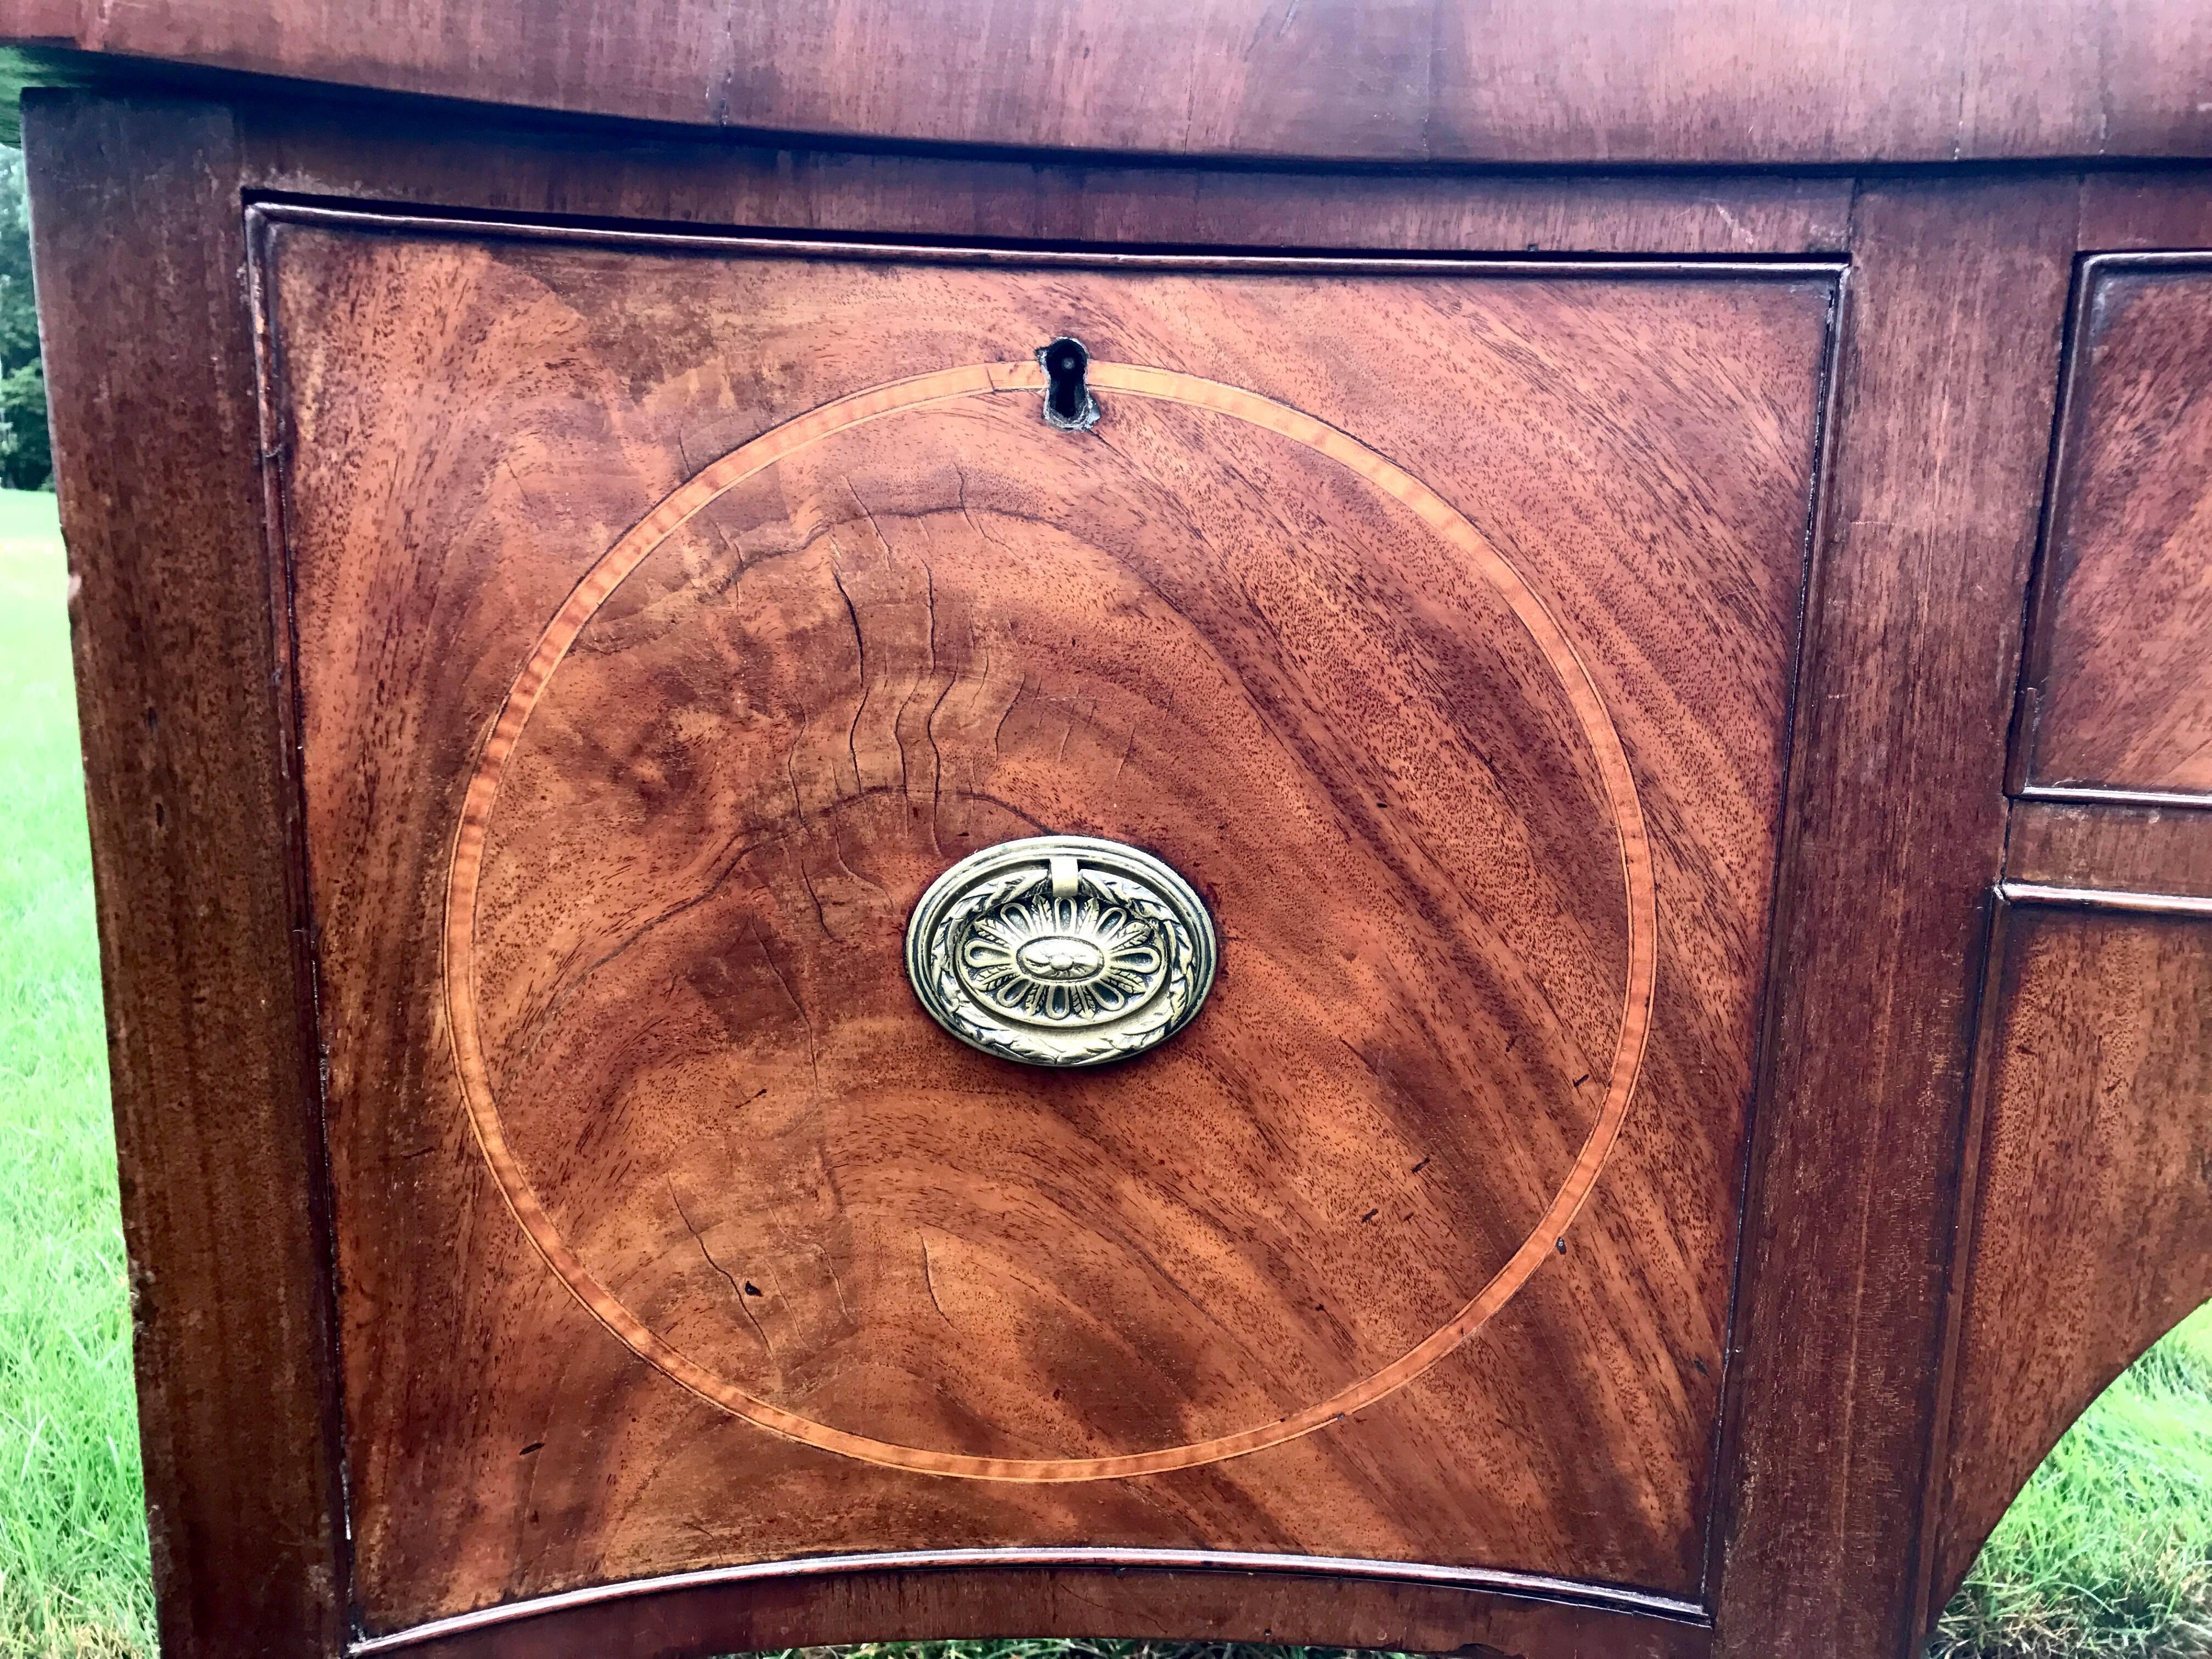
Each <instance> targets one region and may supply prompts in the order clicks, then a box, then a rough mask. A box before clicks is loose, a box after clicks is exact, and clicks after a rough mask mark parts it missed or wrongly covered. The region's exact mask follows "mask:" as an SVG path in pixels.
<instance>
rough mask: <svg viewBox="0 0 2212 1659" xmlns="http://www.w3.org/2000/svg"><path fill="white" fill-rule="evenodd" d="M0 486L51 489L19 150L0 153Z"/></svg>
mask: <svg viewBox="0 0 2212 1659" xmlns="http://www.w3.org/2000/svg"><path fill="white" fill-rule="evenodd" d="M0 486H5V487H6V488H7V489H52V488H53V487H54V458H53V450H52V445H51V444H50V442H49V441H48V439H47V436H46V375H45V374H44V372H43V371H42V370H41V368H40V364H39V314H38V312H37V311H36V310H35V309H34V308H33V306H32V302H31V215H30V207H29V204H28V203H27V201H26V200H25V199H24V195H23V152H22V151H21V150H19V149H0Z"/></svg>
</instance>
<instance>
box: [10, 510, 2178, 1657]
mask: <svg viewBox="0 0 2212 1659" xmlns="http://www.w3.org/2000/svg"><path fill="white" fill-rule="evenodd" d="M66 586H67V577H66V574H65V573H64V568H63V562H62V555H61V546H60V543H59V541H58V538H57V535H56V532H55V528H54V514H53V498H52V496H51V495H28V494H23V493H19V492H15V491H0V1021H4V1024H5V1030H4V1034H0V1263H5V1264H6V1267H7V1271H6V1273H4V1274H0V1659H129V1656H143V1659H152V1654H153V1644H152V1641H151V1638H150V1634H149V1632H150V1630H151V1626H152V1607H151V1597H150V1594H149V1589H148V1583H147V1558H146V1529H145V1524H144V1521H143V1516H142V1514H141V1511H140V1492H139V1470H138V1441H137V1430H136V1427H135V1426H134V1424H133V1420H132V1411H131V1360H130V1341H129V1329H128V1323H127V1319H126V1314H125V1275H124V1267H123V1246H122V1240H121V1238H120V1237H119V1236H118V1231H117V1222H116V1188H115V1168H114V1145H113V1139H112V1134H111V1132H110V1128H109V1124H108V1115H107V1073H106V1060H105V1056H104V1054H103V1051H102V1046H101V1039H100V976H99V963H98V957H97V954H96V951H95V950H94V942H93V918H92V893H91V878H90V873H89V868H88V859H87V854H86V848H85V829H84V799H83V792H82V785H81V781H80V775H79V771H78V759H77V748H76V713H75V707H74V704H73V702H72V701H71V693H70V676H69V652H68V638H67V629H66V624H65V622H64V599H65V594H66ZM889 1651H890V1650H884V1649H860V1650H855V1652H856V1654H858V1655H863V1656H871V1659H872V1656H877V1655H884V1654H887V1653H888V1652H889ZM1167 1651H1169V1650H1164V1649H1163V1648H1161V1647H1160V1646H1159V1645H1158V1644H1137V1643H1087V1644H1067V1643H1047V1642H1020V1643H975V1644H964V1645H963V1646H961V1647H958V1648H952V1647H949V1646H947V1645H945V1644H923V1645H917V1646H914V1647H909V1648H906V1649H903V1650H900V1653H901V1656H902V1659H1058V1656H1063V1655H1066V1656H1099V1659H1149V1656H1153V1655H1159V1654H1163V1653H1165V1652H1167ZM1193 1651H1194V1652H1196V1651H1201V1650H1193ZM1202 1651H1209V1652H1212V1653H1217V1654H1218V1652H1219V1651H1220V1650H1202ZM1291 1651H1292V1652H1295V1651H1296V1650H1291ZM1931 1651H1932V1652H1933V1653H1935V1654H1937V1655H1940V1656H1942V1659H2106V1656H2110V1659H2119V1656H2144V1659H2148V1656H2159V1659H2168V1656H2172V1659H2191V1656H2206V1659H2212V1310H2203V1311H2201V1312H2199V1313H2198V1314H2197V1315H2196V1316H2192V1317H2191V1319H2189V1320H2188V1321H2186V1322H2185V1323H2184V1324H2183V1325H2182V1326H2181V1328H2179V1329H2178V1330H2176V1331H2175V1332H2174V1333H2172V1335H2170V1336H2169V1337H2167V1339H2166V1340H2165V1341H2164V1342H2162V1343H2160V1345H2159V1346H2157V1347H2156V1348H2154V1349H2153V1350H2152V1352H2150V1353H2149V1354H2148V1355H2146V1356H2145V1357H2144V1358H2143V1360H2142V1363H2140V1364H2137V1365H2136V1367H2135V1369H2134V1370H2131V1371H2130V1372H2129V1373H2128V1375H2127V1376H2124V1377H2123V1378H2122V1379H2121V1380H2120V1382H2119V1383H2116V1384H2115V1385H2114V1386H2113V1388H2112V1390H2111V1391H2110V1392H2109V1393H2107V1394H2106V1396H2105V1397H2104V1399H2103V1400H2101V1401H2099V1402H2098V1404H2097V1405H2096V1406H2095V1407H2093V1409H2092V1410H2091V1411H2090V1412H2089V1413H2088V1414H2087V1416H2086V1417H2085V1418H2083V1419H2082V1420H2081V1422H2080V1423H2079V1424H2077V1425H2075V1428H2074V1430H2073V1431H2072V1432H2071V1433H2069V1435H2068V1436H2067V1437H2066V1438H2065V1440H2064V1441H2063V1442H2062V1443H2060V1445H2059V1447H2058V1449H2057V1451H2055V1452H2054V1453H2052V1455H2051V1459H2050V1461H2049V1462H2047V1463H2045V1466H2044V1467H2043V1468H2042V1469H2041V1470H2040V1471H2039V1472H2038V1474H2037V1475H2036V1477H2035V1479H2034V1480H2033V1482H2032V1483H2031V1484H2030V1486H2029V1487H2028V1490H2027V1492H2026V1493H2025V1494H2024V1495H2023V1496H2022V1498H2021V1501H2020V1502H2019V1503H2018V1504H2015V1506H2014V1508H2013V1510H2012V1513H2011V1514H2010V1515H2008V1516H2007V1517H2006V1518H2005V1522H2004V1524H2003V1526H2002V1528H2000V1529H1999V1531H1998V1533H1997V1535H1996V1538H1995V1539H1994V1540H1993V1541H1991V1542H1990V1547H1989V1548H1988V1550H1987V1551H1986V1552H1984V1555H1983V1557H1982V1559H1981V1561H1980V1563H1979V1564H1978V1565H1977V1567H1976V1569H1975V1571H1974V1574H1973V1576H1972V1579H1971V1580H1970V1582H1969V1583H1968V1585H1967V1587H1966V1590H1965V1591H1964V1592H1962V1593H1961V1595H1960V1597H1959V1599H1958V1600H1957V1601H1955V1602H1954V1603H1953V1605H1952V1607H1951V1608H1950V1609H1949V1611H1948V1613H1946V1614H1945V1616H1944V1620H1943V1624H1942V1628H1941V1630H1940V1631H1939V1632H1938V1635H1937V1638H1936V1644H1935V1645H1934V1647H1933V1649H1932V1650H1931Z"/></svg>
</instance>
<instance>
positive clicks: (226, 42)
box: [0, 0, 2212, 165]
mask: <svg viewBox="0 0 2212 1659" xmlns="http://www.w3.org/2000/svg"><path fill="white" fill-rule="evenodd" d="M0 39H5V40H11V41H15V42H20V43H28V44H32V45H44V46H68V47H72V48H75V49H76V50H78V51H80V52H97V53H100V54H103V55H105V57H106V58H107V59H108V61H110V62H111V63H114V64H123V65H125V66H127V64H129V62H130V61H131V60H143V59H161V60H165V61H167V62H173V63H178V64H196V65H202V66H207V67H212V68H220V69H227V70H248V71H252V72H255V73H258V74H263V75H278V76H291V77H295V78H299V79H304V80H309V81H326V82H337V83H341V84H344V85H350V86H357V87H367V88H376V89H379V90H383V91H390V92H412V93H428V94H437V95H441V96H444V97H448V98H461V99H471V100H483V101H488V102H495V103H506V104H516V105H523V106H531V107H536V108H544V109H555V110H567V111H574V112H590V113H596V114H604V115H619V116H629V117H633V118H640V119H645V120H655V121H672V122H679V123H685V124H692V125H712V126H734V127H742V128H751V129H755V130H759V131H781V132H792V133H811V134H822V135H836V136H845V137H862V138H869V139H879V138H889V139H899V140H908V141H919V142H923V143H964V144H987V145H1004V146H1019V147H1025V148H1045V149H1087V150H1096V151H1120V152H1128V153H1144V154H1154V155H1177V156H1206V155H1217V156H1269V157H1298V156H1305V157H1316V158H1327V159H1332V160H1346V161H1349V160H1357V161H1400V162H1403V161H1421V162H1435V161H1521V162H1528V161H1534V162H1604V161H1614V162H1623V161H1626V162H1674V163H1685V162H1686V163H1721V164H1751V165H1764V164H1771V163H1790V162H1828V163H1845V164H1851V163H1863V162H1869V161H1883V162H1893V161H1943V162H1954V161H1962V160H1989V159H1997V158H2011V159H2018V158H2024V157H2035V156H2168V157H2181V156H2200V157H2201V156H2203V155H2205V154H2206V152H2207V150H2208V149H2212V113H2208V112H2207V111H2206V110H2205V109H2204V108H2203V106H2202V103H2201V100H2200V96H2199V94H2200V91H2201V86H2200V81H2199V77H2198V76H2197V75H2196V74H2195V72H2194V68H2193V66H2194V65H2195V64H2197V63H2199V62H2201V61H2202V60H2203V56H2204V52H2205V51H2206V49H2207V47H2208V46H2212V18H2208V17H2207V15H2206V14H2205V13H2204V11H2203V9H2202V8H2201V7H2197V6H2194V5H2190V4H2183V3H2176V0H2093V3H2086V4H2085V3H2080V0H2009V3H2007V0H1945V3H1942V4H1939V5H1935V6H1930V5H1928V4H1925V3H1920V0H1879V3H1873V4H1868V5H1863V6H1858V7H1854V8H1851V9H1848V10H1846V11H1842V12H1838V11H1835V10H1832V9H1829V10H1824V9H1817V8H1809V9H1808V8H1807V7H1805V6H1802V5H1798V4H1793V3H1786V0H1660V3H1649V0H1639V3H1616V4H1612V5H1607V6H1603V7H1600V8H1595V9H1589V8H1583V9H1572V10H1570V9H1562V8H1559V7H1556V6H1553V5H1548V4H1544V3H1540V0H1492V3H1490V4H1487V5H1485V6H1484V7H1482V8H1480V9H1479V10H1474V11H1469V10H1468V9H1465V8H1462V7H1458V6H1455V5H1451V4H1449V3H1443V0H1426V3H1407V0H1315V3H1307V4H1304V5H1300V4H1297V3H1285V0H1206V3H1203V4H1198V5H1188V4H1171V3H1165V0H1144V3H1121V4H1108V3H1104V0H1091V3H1086V4H1081V5H1067V6H1058V7H1054V8H1052V9H1049V10H1048V11H1042V12H1039V11H1036V10H1033V9H1030V8H1026V7H1012V8H1006V7H999V6H994V5H990V4H987V3H986V0H920V3H918V0H896V3H893V0H832V3H823V4H818V5H814V6H810V7H806V8H804V9H793V8H790V7H777V6H772V5H768V4H763V3H757V0H756V3H748V4H744V5H739V6H734V7H731V6H721V5H714V4H709V3H707V0H678V3H670V0H662V3H658V4H655V5H653V6H651V7H645V6H642V5H641V4H639V3H638V0H576V3H570V4H568V5H565V6H563V7H562V9H561V11H560V13H559V15H558V16H557V17H556V18H554V19H550V20H549V19H548V18H547V17H546V16H545V15H544V11H543V9H542V8H540V7H538V6H535V5H532V4H530V3H527V0H499V3H486V4H479V5H477V6H474V7H471V8H470V9H468V10H467V12H466V13H465V14H462V13H457V12H453V11H451V10H444V11H439V10H433V9H415V10H410V11H403V12H400V13H398V14H394V13H392V12H390V11H373V10H363V9H361V8H359V7H358V6H354V5H349V4H346V3H343V0H141V3H137V4H134V5H131V6H127V7H116V6H112V5H108V4H104V3H101V0H8V3H7V5H6V7H5V8H4V10H0ZM57 70H58V72H62V73H81V68H80V67H79V66H78V65H76V64H67V63H64V64H58V65H57Z"/></svg>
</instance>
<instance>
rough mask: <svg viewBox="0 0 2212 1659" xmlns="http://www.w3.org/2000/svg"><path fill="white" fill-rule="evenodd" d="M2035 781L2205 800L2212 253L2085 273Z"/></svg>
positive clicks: (2035, 733)
mask: <svg viewBox="0 0 2212 1659" xmlns="http://www.w3.org/2000/svg"><path fill="white" fill-rule="evenodd" d="M2083 281H2084V292H2083V295H2082V297H2081V306H2080V308H2079V310H2078V313H2077V318H2076V325H2075V341H2074V343H2073V348H2072V351H2073V361H2072V364H2071V368H2070V373H2071V375H2072V384H2071V386H2070V388H2069V393H2068V398H2067V410H2066V416H2065V426H2064V439H2063V451H2062V460H2061V465H2060V468H2059V476H2058V478H2057V484H2056V495H2055V497H2054V502H2053V507H2052V511H2051V537H2050V550H2049V553H2048V555H2047V562H2046V564H2045V569H2044V574H2043V577H2042V587H2041V592H2040V593H2039V597H2038V600H2037V605H2038V611H2039V623H2038V633H2039V636H2040V637H2039V640H2038V641H2037V642H2036V646H2035V655H2034V657H2033V659H2032V660H2031V666H2030V670H2029V682H2028V690H2027V710H2026V714H2027V719H2026V720H2025V722H2024V725H2023V732H2022V736H2023V738H2024V741H2025V745H2026V751H2027V754H2026V758H2027V784H2028V786H2029V787H2031V788H2033V787H2036V786H2038V785H2057V786H2060V787H2069V786H2087V787H2101V788H2114V789H2128V790H2144V791H2151V792H2156V793H2185V794H2191V795H2202V796H2204V797H2206V798H2207V799H2212V649H2208V647H2207V641H2208V640H2212V476H2208V474H2207V472H2206V471H2205V467H2204V457H2205V454H2206V453H2207V450H2208V448H2212V399H2209V398H2206V397H2205V396H2204V381H2203V374H2202V372H2201V366H2202V364H2203V362H2204V360H2205V357H2206V355H2207V354H2208V353H2212V261H2207V260H2205V259H2203V258H2191V259H2189V260H2187V261H2185V262H2179V263H2173V262H2169V261H2167V260H2163V259H2157V258H2152V259H2148V260H2144V259H2135V258H2125V257H2115V258H2110V259H2105V260H2098V261H2093V262H2092V263H2091V264H2089V265H2088V266H2087V269H2086V270H2085V272H2084V278H2083Z"/></svg>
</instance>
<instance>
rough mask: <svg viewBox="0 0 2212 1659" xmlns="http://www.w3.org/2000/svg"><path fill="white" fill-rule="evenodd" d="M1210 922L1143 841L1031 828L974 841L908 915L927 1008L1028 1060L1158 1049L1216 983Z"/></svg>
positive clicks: (1112, 1056)
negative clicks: (1032, 832) (1033, 832)
mask: <svg viewBox="0 0 2212 1659" xmlns="http://www.w3.org/2000/svg"><path fill="white" fill-rule="evenodd" d="M1214 962H1215V946H1214V938H1213V921H1212V917H1211V916H1209V915H1207V914H1206V905H1205V902H1204V901H1202V900H1201V899H1200V897H1199V896H1198V895H1197V894H1196V893H1195V892H1194V891H1193V890H1192V889H1191V885H1190V884H1189V883H1188V882H1187V881H1185V880H1184V879H1183V878H1182V877H1181V876H1179V875H1177V874H1176V872H1174V871H1173V870H1171V869H1170V868H1169V867H1168V866H1166V865H1164V864H1163V863H1161V862H1160V860H1158V859H1156V858H1154V857H1153V856H1152V854H1149V853H1142V852H1139V851H1138V850H1137V848H1133V847H1125V846H1123V845H1122V844H1121V842H1112V841H1094V840H1091V839H1090V838H1089V837H1087V836H1032V837H1030V838H1029V839H1027V840H1024V841H1010V842H1001V843H1000V845H998V846H996V847H987V848H984V849H983V850H982V851H981V852H980V853H974V854H969V856H968V857H966V858H964V859H963V860H960V862H959V863H957V864H956V865H954V866H952V867H951V869H950V870H947V871H946V872H945V873H944V874H943V875H941V876H939V878H937V879H936V880H935V881H934V882H933V883H931V884H930V887H929V890H928V891H927V892H926V893H924V894H923V895H922V896H921V903H919V904H917V905H915V908H914V915H913V917H912V919H911V920H910V921H908V923H907V930H906V969H907V975H908V978H910V979H911V980H912V981H914V990H915V995H916V996H918V997H919V998H921V1006H923V1008H925V1009H927V1011H928V1013H929V1017H930V1018H932V1019H934V1020H935V1021H936V1022H937V1023H938V1024H939V1025H942V1026H943V1027H944V1028H945V1030H948V1031H950V1032H951V1033H952V1035H953V1036H957V1037H958V1038H959V1039H960V1040H961V1041H962V1042H965V1043H967V1044H968V1045H969V1046H970V1047H971V1048H981V1050H982V1051H983V1052H984V1053H985V1054H997V1055H999V1056H1000V1057H1001V1058H1002V1059H1006V1060H1022V1061H1024V1062H1026V1063H1028V1064H1029V1065H1031V1066H1103V1065H1105V1064H1107V1063H1108V1062H1109V1061H1112V1060H1127V1059H1128V1058H1130V1057H1131V1056H1132V1055H1134V1054H1143V1053H1144V1052H1145V1051H1146V1049H1148V1048H1158V1046H1159V1045H1160V1044H1161V1043H1163V1042H1166V1041H1167V1040H1168V1039H1169V1038H1170V1037H1171V1036H1174V1035H1175V1034H1176V1032H1178V1031H1180V1030H1182V1028H1183V1027H1184V1026H1186V1025H1188V1024H1190V1022H1191V1018H1192V1017H1193V1016H1194V1015H1195V1014H1196V1013H1197V1012H1198V1010H1199V1006H1200V1004H1201V1003H1203V1002H1204V1001H1205V1000H1206V993H1207V992H1208V991H1209V990H1211V989H1212V987H1213V968H1214Z"/></svg>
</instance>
